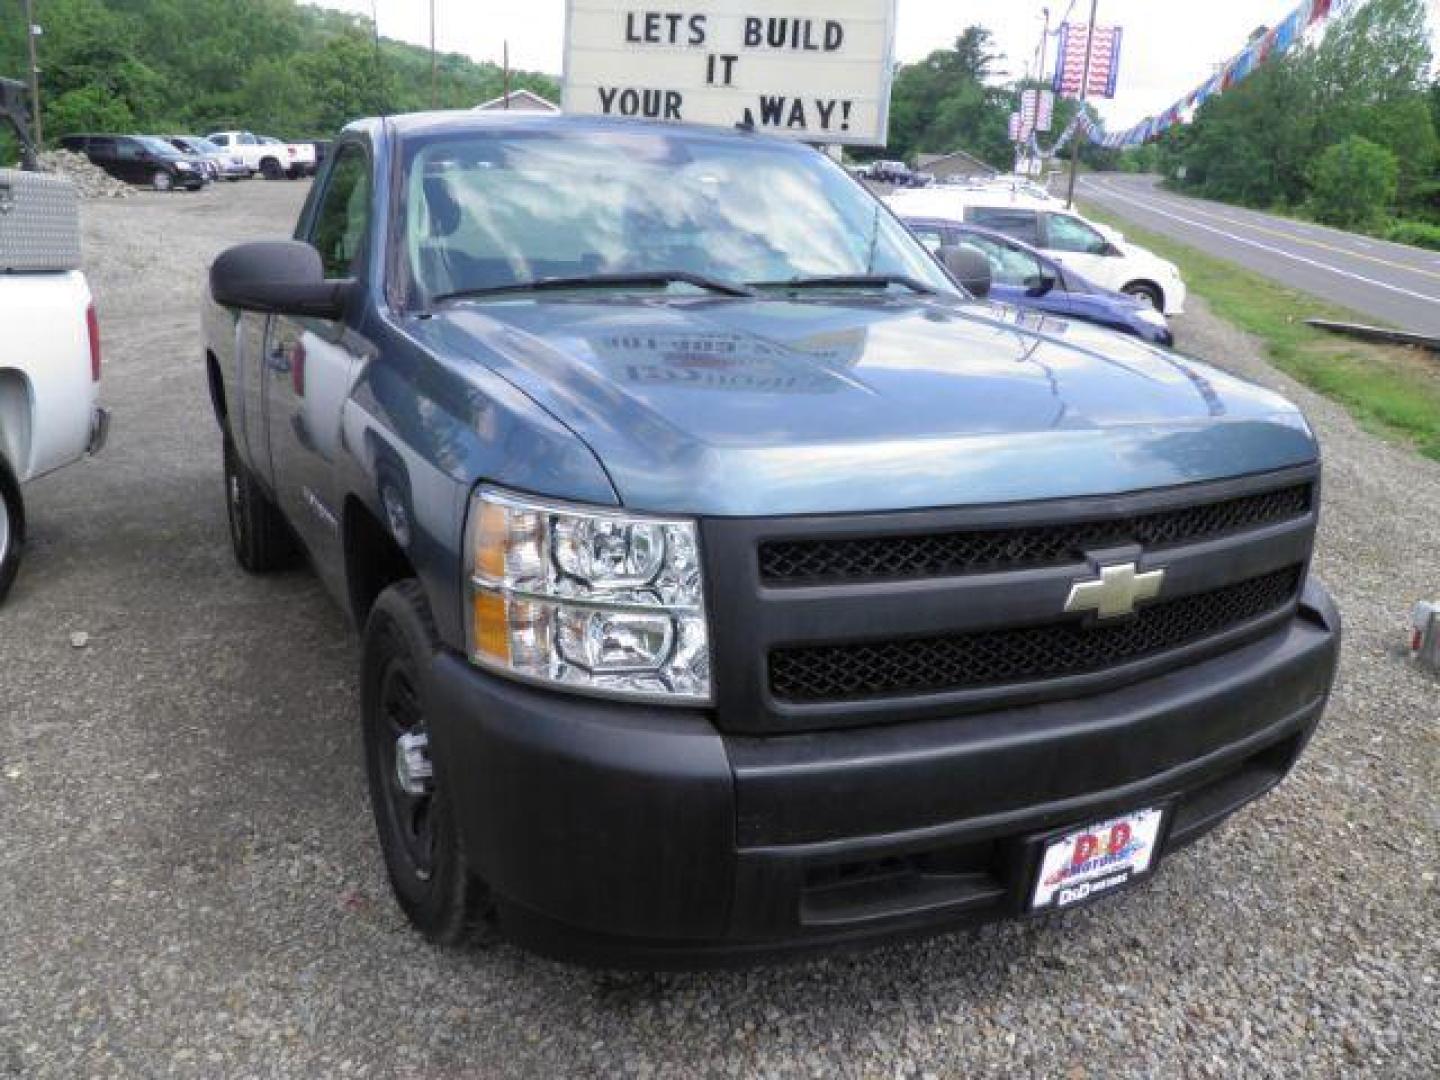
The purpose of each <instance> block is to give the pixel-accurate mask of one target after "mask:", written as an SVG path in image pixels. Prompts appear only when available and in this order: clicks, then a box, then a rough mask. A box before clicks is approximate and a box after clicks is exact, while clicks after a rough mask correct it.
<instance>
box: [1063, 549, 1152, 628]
mask: <svg viewBox="0 0 1440 1080" xmlns="http://www.w3.org/2000/svg"><path fill="white" fill-rule="evenodd" d="M1138 570H1139V567H1137V566H1136V565H1135V564H1134V563H1122V564H1120V565H1119V566H1102V567H1100V578H1099V580H1098V581H1077V582H1075V584H1074V585H1072V586H1070V598H1069V599H1068V600H1066V601H1065V610H1066V611H1067V612H1069V613H1071V614H1082V613H1084V612H1087V611H1093V612H1094V613H1095V614H1096V616H1098V617H1099V618H1101V619H1118V618H1120V617H1121V616H1124V615H1133V614H1135V608H1136V607H1137V606H1139V605H1140V604H1142V603H1143V602H1145V601H1146V600H1154V599H1155V598H1156V597H1157V596H1159V595H1160V586H1161V585H1162V584H1164V582H1165V571H1164V570H1151V571H1150V572H1149V573H1145V574H1141V573H1138V572H1137V571H1138Z"/></svg>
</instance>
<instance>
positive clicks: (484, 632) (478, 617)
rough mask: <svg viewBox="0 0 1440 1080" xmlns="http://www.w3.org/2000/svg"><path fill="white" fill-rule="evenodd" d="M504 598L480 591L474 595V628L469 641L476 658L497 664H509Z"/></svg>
mask: <svg viewBox="0 0 1440 1080" xmlns="http://www.w3.org/2000/svg"><path fill="white" fill-rule="evenodd" d="M505 607H506V602H505V597H503V596H501V595H500V594H499V593H493V592H490V591H488V590H486V589H481V590H479V591H477V592H476V593H475V600H474V614H473V618H474V620H475V624H474V627H473V629H472V632H471V638H470V640H471V641H472V642H473V643H474V646H475V653H476V655H477V656H479V657H481V658H483V659H485V660H489V661H491V662H493V663H497V664H508V663H510V628H509V626H508V625H507V613H506V610H505Z"/></svg>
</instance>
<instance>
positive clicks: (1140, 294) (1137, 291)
mask: <svg viewBox="0 0 1440 1080" xmlns="http://www.w3.org/2000/svg"><path fill="white" fill-rule="evenodd" d="M1120 291H1121V292H1123V293H1124V294H1125V295H1126V296H1133V297H1134V298H1135V299H1136V300H1143V301H1145V303H1147V304H1149V305H1150V306H1151V307H1152V308H1154V309H1155V310H1156V311H1158V312H1160V313H1161V314H1162V315H1163V314H1164V313H1165V296H1164V294H1163V293H1161V291H1160V289H1159V288H1158V287H1157V286H1155V285H1151V284H1150V283H1149V282H1146V281H1132V282H1131V283H1130V284H1129V285H1126V286H1125V288H1123V289H1121V290H1120Z"/></svg>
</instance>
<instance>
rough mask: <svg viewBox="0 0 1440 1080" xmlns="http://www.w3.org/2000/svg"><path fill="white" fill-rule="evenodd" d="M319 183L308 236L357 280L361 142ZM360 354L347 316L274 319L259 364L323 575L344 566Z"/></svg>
mask: <svg viewBox="0 0 1440 1080" xmlns="http://www.w3.org/2000/svg"><path fill="white" fill-rule="evenodd" d="M323 183H324V185H325V186H324V189H323V190H322V191H321V193H320V197H319V201H318V202H317V204H316V206H315V210H314V212H313V213H312V214H311V215H310V220H309V223H308V229H307V234H306V235H305V236H304V237H302V239H305V240H308V241H309V242H310V243H311V244H312V245H314V247H315V248H316V250H318V251H319V252H320V258H321V261H322V263H323V265H324V268H325V276H326V277H327V278H346V277H361V276H363V275H364V273H365V262H366V257H367V252H366V250H365V248H366V238H367V236H368V235H369V222H370V159H369V155H368V154H367V152H366V149H365V147H364V146H363V145H362V144H361V143H359V142H347V143H345V144H344V145H343V147H342V148H341V150H340V152H339V153H338V154H337V155H336V158H335V163H334V165H333V167H332V168H331V169H330V171H329V173H328V174H327V175H326V177H325V179H324V181H323ZM363 351H364V346H363V345H362V343H361V341H360V339H359V338H358V336H357V334H356V331H355V330H353V329H352V328H351V327H349V326H347V325H346V324H345V323H344V322H330V321H328V320H324V319H297V318H292V317H289V316H281V315H277V316H275V317H274V318H272V319H271V321H270V332H269V336H268V338H267V341H266V350H265V362H264V365H263V369H264V371H265V376H264V382H265V404H266V414H267V416H268V423H269V428H270V464H271V468H272V471H273V476H274V490H275V494H276V497H277V499H278V500H279V503H280V507H281V509H282V510H283V511H284V513H285V516H286V518H288V519H289V521H290V523H291V525H292V526H293V527H294V528H295V530H296V532H298V533H299V534H300V537H301V539H302V540H304V541H305V545H306V546H307V547H308V548H309V549H310V552H311V554H312V556H314V562H315V564H316V567H317V568H318V569H319V570H320V572H321V573H322V575H323V574H327V573H336V572H338V569H337V568H338V567H339V566H340V564H341V561H340V559H339V558H338V555H339V551H340V516H341V507H340V506H339V505H338V496H339V485H338V483H337V480H336V475H335V473H336V462H337V459H338V455H339V450H340V424H341V414H342V412H343V408H344V404H345V400H346V398H347V396H348V395H349V393H350V388H351V386H352V385H353V380H354V377H355V374H356V372H357V369H358V365H359V357H360V355H361V354H362V353H363Z"/></svg>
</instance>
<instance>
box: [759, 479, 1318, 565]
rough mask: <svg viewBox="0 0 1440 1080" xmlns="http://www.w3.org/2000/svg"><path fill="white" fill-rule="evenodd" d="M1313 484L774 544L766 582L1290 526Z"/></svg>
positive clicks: (1041, 560)
mask: <svg viewBox="0 0 1440 1080" xmlns="http://www.w3.org/2000/svg"><path fill="white" fill-rule="evenodd" d="M1311 498H1312V494H1311V485H1310V484H1308V483H1304V484H1296V485H1293V486H1291V487H1285V488H1278V489H1276V490H1273V491H1264V492H1259V493H1257V494H1254V495H1242V496H1240V497H1239V498H1234V499H1225V500H1224V501H1221V502H1211V503H1203V504H1201V505H1198V506H1186V507H1181V508H1179V509H1175V510H1160V511H1155V512H1153V513H1148V514H1138V515H1132V516H1129V517H1120V518H1110V519H1108V520H1092V521H1077V522H1067V523H1065V524H1063V525H1030V526H1024V527H1020V528H998V529H968V530H965V531H960V532H946V533H927V534H921V535H913V536H903V535H895V536H877V537H863V538H855V537H846V538H835V539H809V540H771V541H767V542H766V543H763V544H761V545H760V576H761V578H762V579H763V580H764V581H765V583H766V584H768V585H805V584H814V583H822V582H834V581H884V580H891V581H893V580H903V579H906V578H928V577H947V576H955V575H961V574H978V573H992V572H995V571H999V570H1026V569H1033V568H1039V567H1045V566H1063V565H1065V564H1066V563H1071V562H1077V561H1083V559H1084V556H1085V552H1087V551H1097V550H1100V549H1102V548H1107V547H1119V546H1122V545H1126V544H1140V545H1141V546H1143V547H1144V548H1145V549H1146V550H1147V551H1154V550H1158V549H1163V548H1167V547H1175V546H1178V545H1181V544H1192V543H1196V542H1197V541H1201V540H1213V539H1215V538H1217V537H1221V536H1228V535H1231V534H1233V533H1238V532H1243V531H1245V530H1247V529H1258V528H1262V527H1264V526H1266V525H1273V524H1277V523H1279V522H1284V521H1293V520H1295V519H1296V518H1300V517H1303V516H1304V515H1306V514H1307V513H1309V512H1310V506H1311Z"/></svg>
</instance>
